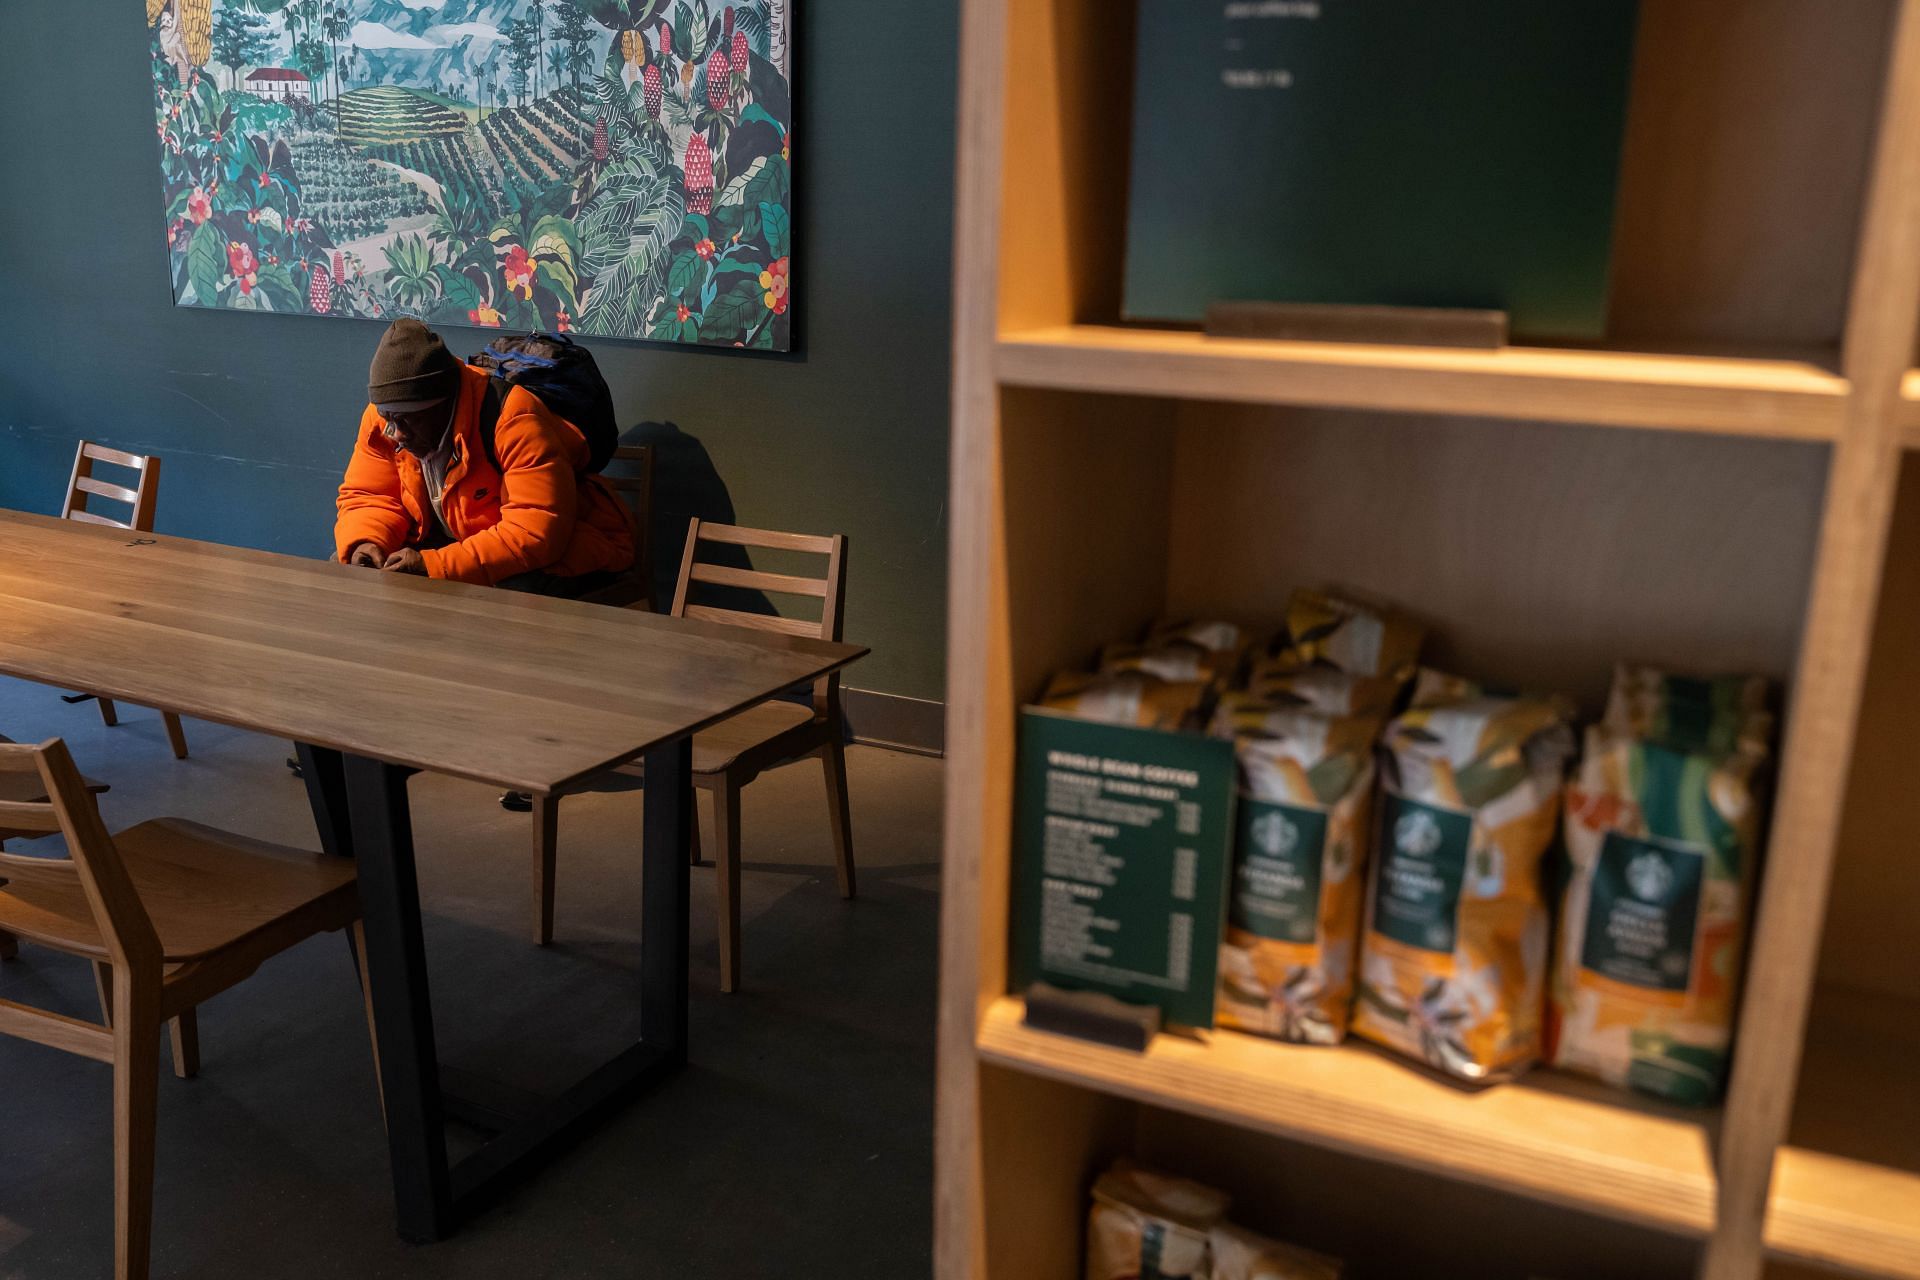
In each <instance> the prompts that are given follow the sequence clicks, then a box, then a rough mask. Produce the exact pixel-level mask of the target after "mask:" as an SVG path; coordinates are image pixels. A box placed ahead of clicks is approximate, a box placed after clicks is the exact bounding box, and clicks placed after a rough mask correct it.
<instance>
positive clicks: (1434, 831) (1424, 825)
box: [1393, 809, 1441, 858]
mask: <svg viewBox="0 0 1920 1280" xmlns="http://www.w3.org/2000/svg"><path fill="white" fill-rule="evenodd" d="M1440 839H1441V837H1440V824H1439V823H1437V822H1435V821H1434V820H1433V815H1432V814H1430V813H1427V812H1426V811H1424V810H1421V809H1415V810H1413V811H1412V812H1410V813H1407V814H1404V815H1402V817H1401V819H1400V821H1398V822H1396V823H1394V824H1393V847H1394V848H1395V849H1398V850H1399V851H1400V852H1401V853H1404V854H1406V855H1407V856H1408V857H1411V858H1426V857H1431V856H1432V855H1433V852H1434V851H1435V850H1436V849H1438V848H1439V847H1440Z"/></svg>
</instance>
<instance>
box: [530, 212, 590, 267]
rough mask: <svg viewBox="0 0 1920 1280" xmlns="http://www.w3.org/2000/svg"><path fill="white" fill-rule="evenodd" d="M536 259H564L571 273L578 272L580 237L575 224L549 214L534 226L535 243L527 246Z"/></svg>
mask: <svg viewBox="0 0 1920 1280" xmlns="http://www.w3.org/2000/svg"><path fill="white" fill-rule="evenodd" d="M527 249H528V252H530V253H531V254H532V255H533V256H534V257H536V258H543V257H546V256H548V255H552V256H554V257H558V258H561V259H563V260H564V261H565V262H566V264H567V268H568V270H570V271H577V270H578V269H579V266H578V264H579V262H580V236H579V234H578V233H577V232H575V231H574V229H573V223H571V222H569V221H567V219H565V218H561V217H556V216H555V215H553V214H548V215H547V216H546V217H544V218H542V219H540V221H538V222H536V223H534V224H533V243H532V244H531V245H528V246H527Z"/></svg>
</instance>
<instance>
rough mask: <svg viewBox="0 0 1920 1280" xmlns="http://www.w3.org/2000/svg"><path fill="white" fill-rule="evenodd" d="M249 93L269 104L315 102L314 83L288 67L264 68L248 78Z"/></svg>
mask: <svg viewBox="0 0 1920 1280" xmlns="http://www.w3.org/2000/svg"><path fill="white" fill-rule="evenodd" d="M247 91H248V92H249V93H253V94H257V95H258V96H260V97H262V98H265V99H266V100H267V101H268V102H292V101H294V100H295V99H298V100H300V101H301V102H312V101H313V83H312V82H311V81H309V80H308V79H307V77H306V76H305V75H303V74H302V73H300V72H298V71H294V70H292V69H290V68H287V67H262V68H260V69H259V70H258V71H256V72H254V73H253V74H252V75H250V76H248V77H247Z"/></svg>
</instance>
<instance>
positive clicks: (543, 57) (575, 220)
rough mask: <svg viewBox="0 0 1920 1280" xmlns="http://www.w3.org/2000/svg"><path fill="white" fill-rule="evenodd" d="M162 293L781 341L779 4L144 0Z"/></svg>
mask: <svg viewBox="0 0 1920 1280" xmlns="http://www.w3.org/2000/svg"><path fill="white" fill-rule="evenodd" d="M145 3H146V9H147V23H148V26H149V27H150V29H151V32H152V64H153V84H154V104H155V111H156V119H155V132H156V134H157V136H158V139H159V143H160V168H161V175H162V178H163V185H164V199H165V202H166V229H167V254H168V259H169V265H170V268H171V275H172V281H173V292H174V300H175V302H176V303H178V304H179V305H181V306H192V307H220V308H227V309H235V310H246V311H265V312H278V313H295V314H302V315H322V316H357V317H367V318H391V317H393V316H396V315H414V316H418V317H420V318H421V319H423V320H426V321H428V322H429V323H449V324H468V325H477V326H483V327H502V328H509V329H547V330H550V331H554V332H563V333H564V332H571V333H574V334H577V335H585V336H598V337H609V338H638V339H649V340H653V341H661V342H680V343H698V344H703V345H711V346H725V347H745V348H749V349H753V350H760V351H785V350H788V349H789V347H790V344H791V305H792V293H791V291H790V280H791V263H792V252H793V212H792V209H793V206H792V199H791V189H792V182H791V166H792V138H791V131H790V125H791V121H792V92H791V60H790V53H789V50H790V34H791V31H792V7H793V0H145Z"/></svg>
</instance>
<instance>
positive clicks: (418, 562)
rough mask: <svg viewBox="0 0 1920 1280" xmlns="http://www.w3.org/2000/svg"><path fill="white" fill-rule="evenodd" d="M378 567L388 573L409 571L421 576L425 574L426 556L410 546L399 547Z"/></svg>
mask: <svg viewBox="0 0 1920 1280" xmlns="http://www.w3.org/2000/svg"><path fill="white" fill-rule="evenodd" d="M380 567H381V568H382V569H384V570H386V571H387V572H388V573H411V574H416V575H418V576H420V577H423V578H424V577H426V575H427V561H426V558H425V557H423V556H422V555H421V554H420V553H419V552H418V551H415V550H414V549H413V548H412V547H402V548H400V549H399V550H398V551H396V552H394V553H393V554H392V555H390V556H388V557H387V562H386V563H385V564H383V565H381V566H380Z"/></svg>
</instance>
